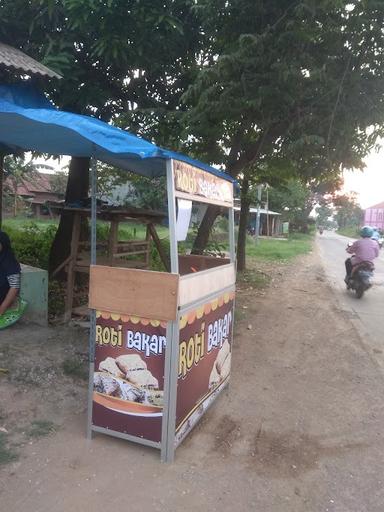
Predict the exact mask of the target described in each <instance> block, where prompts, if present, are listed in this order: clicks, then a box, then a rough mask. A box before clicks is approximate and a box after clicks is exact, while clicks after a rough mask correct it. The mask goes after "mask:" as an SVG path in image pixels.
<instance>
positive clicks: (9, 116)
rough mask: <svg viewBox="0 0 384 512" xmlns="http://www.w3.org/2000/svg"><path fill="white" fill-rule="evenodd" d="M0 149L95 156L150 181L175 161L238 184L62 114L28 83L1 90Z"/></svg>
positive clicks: (120, 133)
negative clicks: (168, 163) (171, 161)
mask: <svg viewBox="0 0 384 512" xmlns="http://www.w3.org/2000/svg"><path fill="white" fill-rule="evenodd" d="M0 148H1V149H2V150H3V151H4V152H6V153H8V154H11V153H17V152H20V151H38V152H41V153H48V154H50V155H69V156H81V157H93V158H96V159H98V160H101V161H102V162H106V163H108V164H111V165H114V166H116V167H119V168H121V169H125V170H128V171H132V172H135V173H137V174H141V175H143V176H147V177H149V178H151V177H157V176H163V175H165V173H166V160H168V159H170V158H173V159H175V160H181V161H183V162H186V163H189V164H191V165H194V166H196V167H199V168H200V169H203V170H205V171H208V172H210V173H211V174H215V175H216V176H220V177H221V178H224V179H226V180H228V181H232V182H233V181H234V180H233V179H232V178H231V177H230V176H229V175H228V174H225V173H223V172H220V171H218V170H217V169H215V168H214V167H211V166H210V165H206V164H204V163H202V162H199V161H197V160H193V159H192V158H189V157H187V156H184V155H181V154H179V153H175V152H173V151H168V150H166V149H162V148H160V147H158V146H156V145H155V144H152V143H151V142H148V141H146V140H144V139H141V138H140V137H136V136H135V135H132V134H131V133H129V132H126V131H125V130H121V129H120V128H116V127H114V126H111V125H109V124H107V123H104V122H102V121H99V120H98V119H95V118H93V117H89V116H82V115H79V114H73V113H71V112H63V111H61V110H58V109H56V108H55V107H54V106H53V105H52V104H51V103H50V102H49V101H48V100H47V99H46V98H45V96H44V95H43V94H41V93H40V92H39V91H37V90H36V89H34V88H32V87H31V86H30V85H27V84H16V85H0Z"/></svg>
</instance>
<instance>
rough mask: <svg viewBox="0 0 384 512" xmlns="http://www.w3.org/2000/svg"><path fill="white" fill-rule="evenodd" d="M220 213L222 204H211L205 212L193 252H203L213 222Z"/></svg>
mask: <svg viewBox="0 0 384 512" xmlns="http://www.w3.org/2000/svg"><path fill="white" fill-rule="evenodd" d="M219 213H220V206H216V205H213V204H211V205H209V206H208V208H207V211H206V212H205V215H204V218H203V220H202V221H201V224H200V226H199V229H198V231H197V236H196V238H195V241H194V244H193V247H192V251H191V252H192V254H203V252H204V249H205V248H206V246H207V243H208V241H209V236H210V234H211V231H212V227H213V224H214V223H215V220H216V217H217V216H218V215H219Z"/></svg>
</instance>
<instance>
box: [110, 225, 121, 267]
mask: <svg viewBox="0 0 384 512" xmlns="http://www.w3.org/2000/svg"><path fill="white" fill-rule="evenodd" d="M118 233H119V222H118V221H117V220H115V219H113V220H111V224H110V228H109V240H108V259H109V264H110V266H111V267H113V263H114V256H113V255H114V254H116V253H117V248H118Z"/></svg>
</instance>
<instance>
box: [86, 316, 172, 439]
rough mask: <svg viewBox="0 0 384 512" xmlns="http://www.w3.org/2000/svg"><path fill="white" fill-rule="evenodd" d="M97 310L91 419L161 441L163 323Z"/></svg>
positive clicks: (164, 334) (106, 425)
mask: <svg viewBox="0 0 384 512" xmlns="http://www.w3.org/2000/svg"><path fill="white" fill-rule="evenodd" d="M96 316H97V320H96V340H95V343H96V346H95V372H94V380H93V385H94V391H93V414H92V423H93V425H95V426H98V427H104V428H107V429H109V430H112V431H116V432H121V433H124V434H129V435H132V436H136V437H141V438H143V439H147V440H150V441H155V442H160V440H161V426H162V414H163V400H164V397H163V391H164V358H165V345H166V324H165V323H164V322H160V321H158V320H149V319H145V318H138V317H134V316H128V315H118V314H112V313H103V312H97V315H96Z"/></svg>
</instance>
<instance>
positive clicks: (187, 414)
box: [175, 292, 235, 445]
mask: <svg viewBox="0 0 384 512" xmlns="http://www.w3.org/2000/svg"><path fill="white" fill-rule="evenodd" d="M234 296H235V294H234V292H231V293H226V294H223V295H220V296H219V297H217V298H216V299H215V300H213V301H210V302H208V303H207V304H204V305H202V306H200V307H198V308H196V307H195V308H194V309H191V310H190V311H188V312H187V313H186V314H185V315H183V316H181V317H180V319H179V326H180V335H179V366H178V374H179V375H178V387H177V404H176V438H175V444H176V445H178V444H179V443H180V442H181V441H182V440H183V439H184V437H185V436H186V435H187V434H188V432H189V431H190V430H191V429H192V428H193V427H194V425H195V424H196V423H197V422H198V420H199V419H200V417H201V416H202V414H203V413H204V412H205V410H206V409H207V407H208V406H209V405H210V404H211V403H212V401H213V400H214V399H215V398H216V396H217V395H218V394H219V393H220V391H221V390H222V389H223V388H224V387H225V385H226V384H227V382H228V379H229V374H230V370H231V355H232V333H233V302H234Z"/></svg>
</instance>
